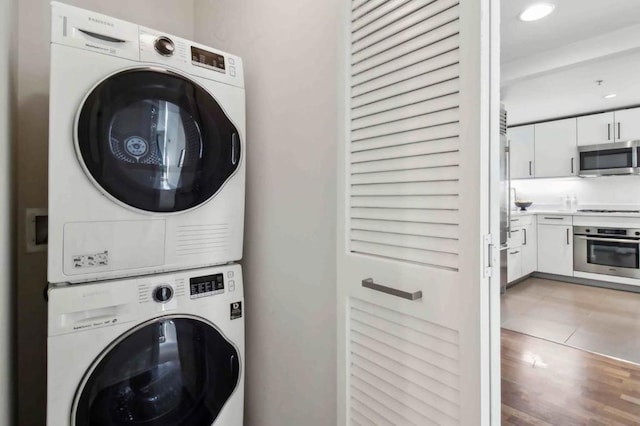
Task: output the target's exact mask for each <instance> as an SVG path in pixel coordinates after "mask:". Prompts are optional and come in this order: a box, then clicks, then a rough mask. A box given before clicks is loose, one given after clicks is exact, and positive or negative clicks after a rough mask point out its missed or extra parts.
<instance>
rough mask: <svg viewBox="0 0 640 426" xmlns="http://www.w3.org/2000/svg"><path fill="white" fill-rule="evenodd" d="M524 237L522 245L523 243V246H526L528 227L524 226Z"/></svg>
mask: <svg viewBox="0 0 640 426" xmlns="http://www.w3.org/2000/svg"><path fill="white" fill-rule="evenodd" d="M522 238H523V240H524V242H523V243H522V245H523V246H526V245H527V229H526V228H524V229H523V230H522Z"/></svg>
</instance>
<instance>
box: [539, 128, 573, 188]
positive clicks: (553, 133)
mask: <svg viewBox="0 0 640 426" xmlns="http://www.w3.org/2000/svg"><path fill="white" fill-rule="evenodd" d="M577 155H578V148H577V119H575V118H568V119H565V120H556V121H549V122H546V123H539V124H536V125H535V177H537V178H542V177H563V176H575V175H576V171H577V168H578V167H577V162H576V159H577Z"/></svg>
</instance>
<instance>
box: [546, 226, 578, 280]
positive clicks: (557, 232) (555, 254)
mask: <svg viewBox="0 0 640 426" xmlns="http://www.w3.org/2000/svg"><path fill="white" fill-rule="evenodd" d="M572 231H573V227H572V226H566V225H550V224H546V223H538V271H539V272H543V273H547V274H555V275H565V276H569V277H571V276H573V232H572Z"/></svg>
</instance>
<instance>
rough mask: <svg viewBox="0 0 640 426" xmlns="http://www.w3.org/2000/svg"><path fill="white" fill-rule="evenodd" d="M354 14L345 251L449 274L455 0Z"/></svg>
mask: <svg viewBox="0 0 640 426" xmlns="http://www.w3.org/2000/svg"><path fill="white" fill-rule="evenodd" d="M353 8H354V12H353V15H352V49H351V52H352V57H351V64H352V69H351V75H352V78H351V146H350V150H351V156H350V173H349V174H350V178H349V185H350V189H349V204H350V214H351V217H350V220H351V221H350V228H349V229H350V231H349V232H350V234H349V235H350V250H351V251H352V252H355V253H359V254H363V255H369V256H374V257H384V258H389V259H395V260H400V261H406V262H410V263H419V264H422V265H425V266H429V267H435V268H441V269H446V270H453V271H455V270H457V268H458V254H459V242H458V239H459V219H460V215H459V208H460V204H459V193H460V187H459V181H458V178H459V176H458V174H459V161H460V158H459V149H460V143H461V142H460V138H459V137H460V97H459V92H460V79H459V77H460V68H459V59H460V52H459V44H460V39H459V32H460V22H459V13H460V11H459V6H458V1H457V0H412V1H409V2H407V1H404V0H387V1H379V0H372V1H369V2H366V3H362V2H357V3H354V5H353ZM362 380H363V382H362V386H363V387H366V383H365V381H364V380H365V379H364V378H363V379H362ZM360 403H362V404H365V405H366V401H360ZM426 412H427V411H424V412H422V413H423V414H424V413H426ZM419 413H420V412H418V413H417V414H416V413H414V414H412V415H411V416H413V415H418V416H419ZM398 414H399V415H401V418H402V419H404V420H405V421H408V422H411V421H413V419H414V418H406V416H407V414H406V413H398ZM379 415H382V414H381V413H379ZM402 416H404V417H402ZM383 417H384V416H383ZM384 418H386V417H384ZM417 418H419V417H416V418H415V419H417ZM370 420H371V419H370ZM387 420H388V421H391V422H395V421H397V419H387ZM441 420H442V421H443V422H445V423H446V421H445V420H446V415H445V417H443V418H442V419H441ZM360 421H361V422H365V421H366V420H364V419H362V418H361V419H360ZM371 421H375V420H371Z"/></svg>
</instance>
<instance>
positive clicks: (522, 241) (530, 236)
mask: <svg viewBox="0 0 640 426" xmlns="http://www.w3.org/2000/svg"><path fill="white" fill-rule="evenodd" d="M535 223H536V217H535V216H533V215H531V216H520V217H513V218H512V219H511V236H510V237H509V239H508V241H507V243H508V251H507V256H508V260H507V261H508V263H507V282H509V283H511V282H513V281H516V280H518V279H520V278H523V277H525V276H528V275H531V274H532V273H534V272H535V271H536V270H537V267H538V251H537V248H536V240H537V238H536V228H535Z"/></svg>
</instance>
